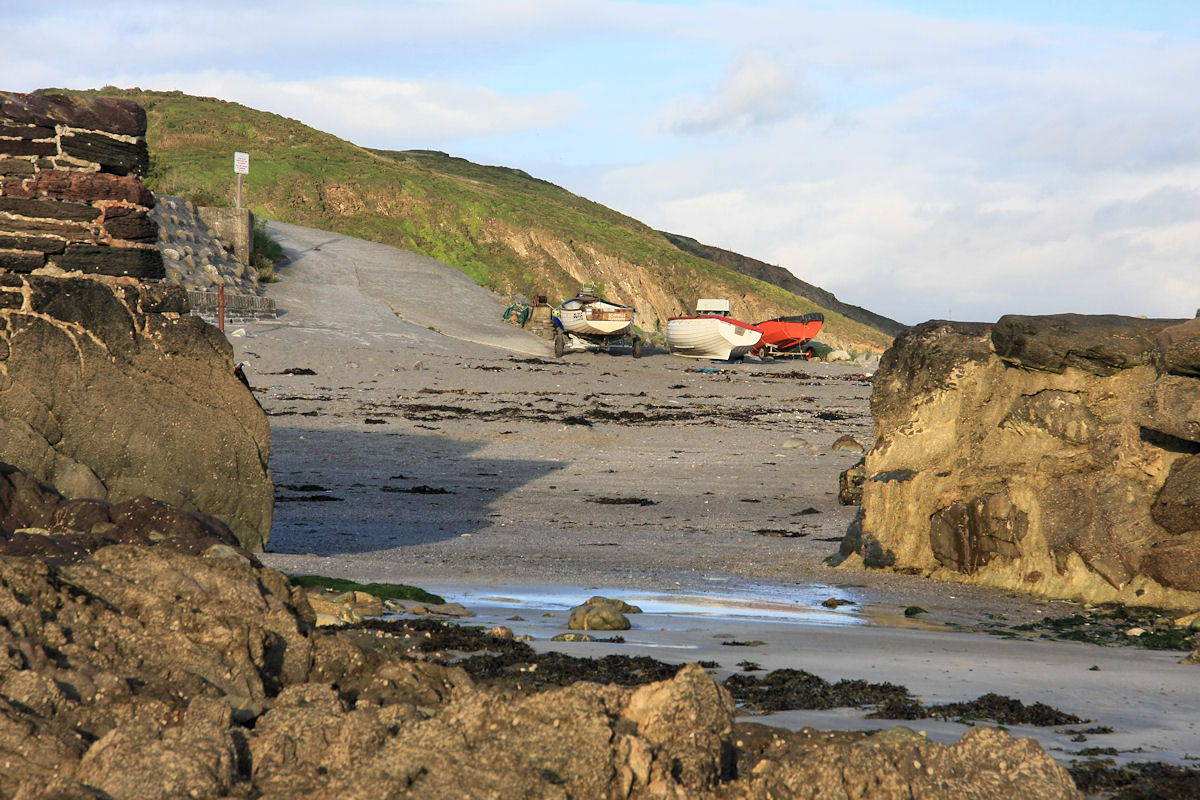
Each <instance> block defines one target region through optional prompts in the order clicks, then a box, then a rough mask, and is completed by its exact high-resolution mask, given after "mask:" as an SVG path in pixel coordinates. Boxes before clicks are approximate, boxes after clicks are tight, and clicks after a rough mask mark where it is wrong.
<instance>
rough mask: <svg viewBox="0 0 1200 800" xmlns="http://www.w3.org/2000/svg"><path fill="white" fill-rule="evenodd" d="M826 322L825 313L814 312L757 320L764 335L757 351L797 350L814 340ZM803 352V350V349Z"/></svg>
mask: <svg viewBox="0 0 1200 800" xmlns="http://www.w3.org/2000/svg"><path fill="white" fill-rule="evenodd" d="M824 324H825V315H824V314H821V313H817V312H814V313H812V314H801V315H800V316H795V317H776V318H775V319H768V320H764V321H763V322H756V323H754V326H755V327H756V328H761V329H762V332H763V335H762V341H760V342H759V344H758V347H756V348H755V350H756V351H767V350H776V351H779V352H783V353H786V352H788V351H792V350H795V349H796V348H798V347H800V346H801V345H803V344H805V343H806V342H809V341H812V340H813V339H815V338H816V337H817V334H818V333H820V332H821V326H822V325H824ZM801 352H803V351H801Z"/></svg>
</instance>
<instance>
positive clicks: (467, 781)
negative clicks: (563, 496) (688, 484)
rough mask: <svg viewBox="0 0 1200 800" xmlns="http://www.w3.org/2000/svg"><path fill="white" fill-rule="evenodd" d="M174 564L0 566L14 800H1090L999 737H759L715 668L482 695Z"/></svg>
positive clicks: (211, 561) (3, 746)
mask: <svg viewBox="0 0 1200 800" xmlns="http://www.w3.org/2000/svg"><path fill="white" fill-rule="evenodd" d="M130 533H131V534H132V535H134V536H145V534H146V531H145V530H144V529H140V530H139V529H137V528H136V527H135V528H133V529H131V530H130ZM173 541H174V540H164V541H163V542H161V543H159V544H157V545H154V546H134V545H128V544H119V545H112V546H107V547H104V548H101V549H99V550H97V551H96V552H93V553H91V554H90V555H87V556H86V557H81V558H76V559H69V560H67V561H66V562H65V563H48V562H45V561H41V560H39V559H37V558H28V557H26V558H21V557H13V556H0V646H2V647H3V648H4V650H3V652H6V653H7V654H8V655H7V656H6V658H4V659H2V660H0V763H3V764H4V769H3V770H0V796H2V797H11V798H23V799H24V798H46V797H57V798H101V797H104V798H113V799H114V800H125V799H126V798H129V799H131V800H143V799H146V800H159V799H160V798H161V800H173V798H177V797H192V798H201V799H204V798H219V797H236V798H249V797H264V798H284V797H347V798H373V797H396V798H400V797H423V798H457V797H497V798H520V797H580V798H583V797H587V798H592V797H596V798H601V797H621V798H634V799H637V798H679V799H680V800H682V798H713V799H714V800H715V798H723V800H737V798H765V797H783V796H792V795H794V794H796V793H797V792H798V791H800V790H801V789H802V788H803V789H804V791H805V792H809V791H811V790H810V788H809V787H815V786H819V787H821V792H822V793H824V792H829V793H830V796H846V797H864V798H865V797H867V796H871V797H901V796H903V797H908V796H920V797H930V798H951V797H962V796H971V797H976V798H981V799H983V800H988V799H989V798H995V800H1000V798H1008V797H1013V796H1017V795H1018V794H1021V795H1026V794H1027V795H1030V796H1034V795H1036V796H1038V797H1044V798H1046V800H1058V798H1062V799H1063V800H1068V799H1070V800H1075V798H1078V797H1079V795H1078V793H1077V792H1076V791H1075V789H1074V785H1073V784H1072V782H1071V779H1070V777H1069V775H1067V773H1066V771H1065V770H1063V769H1062V768H1061V767H1059V766H1057V765H1056V764H1055V763H1054V761H1053V760H1052V759H1051V758H1050V757H1049V756H1047V755H1046V754H1045V753H1044V752H1043V751H1042V750H1041V749H1040V748H1039V747H1038V746H1037V745H1036V744H1035V743H1033V742H1032V740H1020V741H1017V740H1013V739H1012V738H1011V737H1010V736H1009V735H1008V734H1006V733H1003V732H1001V731H998V730H994V729H991V728H980V729H975V730H973V731H972V732H970V733H968V734H967V735H966V736H965V737H964V738H963V740H962V741H961V742H960V743H958V744H956V745H952V746H949V747H947V746H945V745H941V744H936V743H933V742H930V741H928V740H926V739H924V738H923V737H921V736H918V735H916V734H913V733H911V732H907V731H904V730H898V731H893V732H889V733H883V734H876V735H874V736H864V735H862V734H833V735H820V736H819V738H814V737H813V736H812V732H807V731H806V732H801V733H798V734H793V733H790V732H788V731H783V730H776V729H772V728H766V727H765V726H761V725H754V726H751V727H752V730H751V729H749V728H742V729H739V726H737V725H736V724H735V721H734V708H733V702H732V701H731V699H730V695H729V694H728V693H727V692H726V691H725V690H724V689H723V688H722V687H721V686H719V685H718V684H717V683H716V682H715V681H714V680H713V679H712V678H711V677H710V676H708V675H707V674H706V673H705V671H704V670H703V669H702V668H701V667H699V666H697V665H689V666H685V667H683V668H681V669H680V670H679V671H678V672H677V673H676V675H675V677H674V678H672V679H670V680H665V681H660V682H657V683H647V684H645V685H642V686H637V687H622V686H616V685H601V684H597V683H589V682H578V683H574V684H573V685H570V686H567V687H565V688H549V689H540V690H534V689H529V688H527V687H526V688H522V686H521V685H520V680H519V679H516V680H513V681H503V680H501V681H498V682H496V683H495V684H494V685H484V684H482V683H476V682H475V681H474V680H472V678H471V677H469V676H468V674H467V673H466V672H465V671H464V670H463V669H461V668H460V667H458V666H454V665H448V664H445V663H438V662H437V661H435V660H432V659H433V658H435V657H436V658H441V657H444V654H443V653H436V654H433V655H432V656H423V655H422V654H421V653H420V650H419V649H418V648H416V647H414V644H413V642H411V641H407V640H408V638H409V637H407V636H404V637H400V636H395V635H390V634H388V633H387V632H386V631H382V632H379V633H372V631H370V630H364V629H360V630H352V631H346V632H332V631H327V630H322V629H318V628H316V627H315V626H314V616H315V615H314V614H313V611H312V609H311V607H310V606H309V605H308V602H307V596H306V595H305V593H304V592H303V591H301V590H299V589H298V588H296V587H294V586H292V585H291V584H290V583H289V582H288V580H287V578H286V577H285V576H284V575H283V574H281V573H279V572H276V571H274V570H271V569H264V568H263V567H261V565H259V564H258V563H257V562H255V561H254V559H253V557H252V556H249V555H248V554H246V553H245V552H244V551H239V550H237V549H236V548H232V547H229V546H227V545H225V544H223V543H221V542H219V541H214V542H213V543H212V544H211V545H209V546H208V547H206V548H202V549H201V550H200V552H199V554H188V553H182V552H178V551H177V550H175V549H174V548H173V547H172V546H171V544H172V542H173ZM197 541H199V540H197ZM785 745H786V746H785ZM739 766H740V767H741V769H740V771H739ZM860 787H861V792H867V793H868V794H864V793H861V792H860Z"/></svg>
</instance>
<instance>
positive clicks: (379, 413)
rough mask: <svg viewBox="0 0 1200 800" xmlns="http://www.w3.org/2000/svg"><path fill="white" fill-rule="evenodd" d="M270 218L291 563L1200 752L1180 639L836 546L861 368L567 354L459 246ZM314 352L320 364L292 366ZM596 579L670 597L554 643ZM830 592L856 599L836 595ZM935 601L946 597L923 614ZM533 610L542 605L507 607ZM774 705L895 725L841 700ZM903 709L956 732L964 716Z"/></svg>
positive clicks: (622, 589) (621, 594)
mask: <svg viewBox="0 0 1200 800" xmlns="http://www.w3.org/2000/svg"><path fill="white" fill-rule="evenodd" d="M269 227H270V230H271V232H272V234H273V235H274V236H275V237H276V238H277V239H279V240H280V241H281V243H282V244H283V245H284V247H285V250H286V251H287V253H288V255H289V256H290V257H291V258H292V259H293V261H292V263H291V264H289V265H287V266H284V267H282V268H281V269H280V270H279V273H280V277H281V280H280V281H279V282H278V283H275V284H272V285H271V286H270V287H269V288H268V292H267V294H268V296H270V297H273V298H274V299H275V300H276V302H277V304H278V307H279V309H280V317H279V318H278V319H277V320H275V321H273V322H270V323H251V324H248V325H246V326H245V336H243V337H239V338H237V339H234V340H233V346H234V348H235V353H236V354H235V358H236V360H238V361H246V362H248V366H247V367H246V373H247V375H248V377H249V379H250V383H251V385H253V386H256V387H259V388H260V389H261V391H260V392H259V393H258V397H259V398H260V400H261V402H262V404H263V406H264V408H266V409H267V411H268V413H270V414H271V415H272V418H271V423H272V434H273V448H272V463H271V466H272V470H273V472H274V477H275V481H276V485H277V494H278V496H279V498H280V500H279V502H278V503H277V505H276V515H275V526H274V529H273V533H272V539H271V542H270V544H269V546H268V553H267V554H266V555H265V557H264V561H266V563H268V564H269V565H271V566H274V567H277V568H279V569H283V570H285V571H287V572H292V573H321V574H326V575H332V576H336V577H344V578H351V579H355V580H360V581H364V582H397V583H410V584H415V585H418V586H421V587H423V588H426V589H429V590H431V591H434V592H437V593H439V594H442V595H443V596H445V597H446V599H447V600H451V601H455V602H460V603H463V604H465V605H466V606H467V607H468V608H470V609H471V610H472V611H473V612H474V613H475V614H476V615H477V616H476V617H475V618H473V619H472V620H471V622H472V624H478V625H485V626H499V625H504V626H508V627H511V629H512V630H513V631H514V633H515V634H516V635H517V636H521V637H524V636H533V637H534V638H535V645H536V646H537V647H539V648H545V649H548V648H550V647H553V648H555V649H562V650H564V651H568V652H571V653H574V654H577V655H603V654H605V653H608V652H627V653H633V654H648V655H651V656H654V657H656V658H659V659H662V660H671V661H696V660H711V661H716V662H718V663H720V664H721V675H722V676H723V675H726V674H728V673H729V672H731V671H734V670H736V669H738V667H737V666H736V664H737V663H738V662H740V661H743V660H746V661H753V662H756V663H758V664H759V665H760V666H761V667H763V668H764V669H767V670H770V669H776V668H782V667H791V668H796V669H804V670H808V671H810V672H813V673H816V674H817V675H820V676H821V677H824V678H826V679H827V680H830V681H835V680H838V679H840V678H864V679H867V680H871V681H875V682H879V681H890V682H893V683H900V684H904V685H906V686H908V687H909V689H910V690H911V691H912V692H913V693H914V694H915V695H916V696H918V697H919V698H920V699H921V700H922V701H924V702H926V703H936V702H949V701H963V700H971V699H974V698H976V697H978V696H979V695H981V694H984V693H986V692H990V691H994V692H998V693H1000V694H1005V695H1009V696H1012V697H1015V698H1017V699H1020V700H1022V701H1023V702H1025V703H1032V702H1038V701H1040V702H1044V703H1048V704H1050V705H1053V706H1055V707H1056V708H1059V709H1061V710H1063V711H1066V712H1068V713H1074V714H1076V715H1078V716H1081V717H1086V718H1092V719H1095V720H1096V723H1097V724H1101V725H1111V726H1112V727H1113V728H1114V729H1115V730H1116V732H1115V733H1113V734H1108V735H1104V736H1094V737H1091V738H1090V740H1089V741H1088V742H1087V744H1077V743H1072V742H1070V741H1069V739H1070V734H1062V733H1056V732H1055V731H1052V730H1036V731H1035V730H1034V729H1023V728H1022V729H1015V730H1014V734H1017V735H1036V736H1037V737H1038V738H1039V739H1040V740H1041V741H1042V742H1043V743H1044V745H1045V746H1046V747H1047V748H1048V749H1049V750H1050V752H1051V753H1052V754H1053V755H1055V756H1056V757H1058V758H1060V759H1063V760H1069V758H1070V757H1071V755H1070V754H1071V753H1073V752H1075V751H1077V750H1078V749H1079V748H1081V747H1088V746H1100V747H1116V748H1118V749H1120V750H1122V751H1127V750H1130V749H1132V748H1134V747H1139V746H1140V747H1143V748H1145V751H1144V752H1141V753H1136V754H1131V753H1128V752H1123V753H1122V755H1121V756H1119V758H1120V759H1123V760H1128V759H1133V760H1164V761H1172V762H1176V763H1183V761H1184V757H1185V756H1186V755H1188V754H1200V733H1197V731H1196V730H1195V727H1194V720H1195V719H1196V718H1197V716H1198V712H1200V696H1198V695H1197V693H1195V692H1194V691H1193V685H1194V682H1195V676H1196V673H1195V671H1194V669H1195V668H1194V667H1186V666H1181V665H1180V664H1178V663H1177V662H1178V660H1179V656H1180V655H1181V654H1179V653H1163V652H1157V653H1156V652H1148V651H1145V650H1135V649H1132V648H1099V647H1095V646H1091V645H1085V644H1079V643H1063V642H1048V641H1036V640H1025V639H1018V640H1009V639H1000V638H996V637H993V636H988V635H984V634H980V633H962V632H948V625H947V624H948V623H949V624H951V625H953V626H954V628H955V630H957V629H958V628H959V627H961V626H966V627H968V628H970V627H972V626H976V625H979V624H982V623H986V622H988V621H989V618H990V617H992V616H994V615H1001V616H1003V617H1004V618H1005V619H1006V620H1007V622H1008V624H1014V623H1016V622H1021V621H1025V620H1031V619H1038V618H1040V617H1041V616H1043V615H1044V614H1048V613H1055V614H1062V613H1066V612H1068V611H1071V610H1073V609H1071V608H1070V607H1068V606H1066V605H1063V604H1055V605H1053V606H1050V605H1046V604H1043V603H1040V602H1038V601H1037V599H1036V598H1030V597H1024V596H1017V595H1010V594H1000V593H995V592H991V591H987V590H983V589H979V588H976V587H970V586H959V585H947V584H934V583H930V582H926V581H923V580H921V579H919V578H915V577H911V576H905V575H892V574H888V573H882V572H869V571H868V572H864V571H846V570H834V569H831V568H829V567H826V566H824V565H823V564H822V559H823V558H824V557H825V556H827V555H829V554H830V553H832V552H833V551H835V550H836V548H837V542H836V541H834V540H835V539H836V538H838V537H840V536H841V535H842V534H843V533H844V532H845V530H846V528H847V526H848V525H849V523H850V522H851V520H852V519H853V515H854V509H852V508H846V507H842V506H839V505H838V504H837V500H836V494H837V477H838V473H839V472H840V471H841V470H843V469H845V468H847V467H849V466H850V465H852V464H853V463H854V462H855V461H856V460H857V458H858V454H857V453H856V452H854V451H853V450H834V449H833V447H832V445H833V443H834V442H835V441H836V440H837V439H838V438H839V437H841V436H847V435H848V436H851V437H853V438H854V439H856V440H857V441H859V442H864V443H868V444H869V443H870V442H871V440H872V432H871V423H870V417H869V412H868V409H867V400H868V397H869V393H870V388H871V387H870V384H869V381H868V380H867V378H866V377H865V376H863V375H862V373H861V367H859V366H855V365H852V364H824V363H818V362H807V363H806V362H799V361H797V362H790V361H788V362H782V361H776V362H768V363H764V364H753V365H750V364H746V365H742V364H732V365H715V366H719V367H720V369H719V370H718V371H717V372H711V371H710V372H701V371H700V367H702V366H707V365H704V364H703V363H700V364H697V363H696V362H693V361H690V360H686V359H678V358H675V357H672V356H670V355H668V354H665V353H652V352H648V353H647V355H646V356H645V357H644V358H641V359H633V358H632V357H631V356H630V355H629V354H628V350H627V349H626V350H623V351H617V350H614V353H613V354H605V353H590V352H589V353H576V354H568V355H567V356H566V358H565V359H563V360H561V361H560V360H558V359H555V358H554V357H553V355H552V352H551V346H550V343H549V342H547V341H543V340H540V339H537V338H536V337H533V336H532V335H530V334H528V333H526V332H525V331H522V330H519V329H517V328H515V327H513V326H512V325H510V324H508V323H505V322H503V321H502V320H501V315H502V314H503V311H504V309H505V307H506V305H507V304H506V303H504V302H502V301H501V300H500V299H498V298H496V297H495V296H494V295H492V294H491V293H489V292H487V291H486V290H484V289H481V288H480V287H478V286H476V285H475V284H474V283H472V282H471V281H470V280H469V279H468V278H466V276H464V275H462V274H461V273H459V272H457V271H455V270H453V269H450V268H448V267H445V266H444V265H441V264H439V263H438V262H435V261H432V260H430V259H426V258H423V257H420V256H415V255H412V254H408V253H404V252H402V251H397V250H393V249H391V248H387V247H383V246H381V245H375V244H370V243H367V242H361V241H358V240H354V239H350V238H348V237H343V236H341V235H338V234H331V233H327V232H322V231H314V230H309V229H305V228H300V227H297V226H291V225H283V224H279V223H271V224H270V226H269ZM414 364H420V365H421V366H420V369H415V368H414V366H413V365H414ZM298 368H304V369H310V370H312V371H313V372H315V374H313V375H304V374H286V373H288V372H289V371H291V370H298ZM820 414H823V416H818V415H820ZM795 440H804V441H805V442H806V443H807V446H806V447H795V446H790V445H789V444H788V443H789V442H792V441H795ZM314 498H324V500H318V499H314ZM597 593H600V594H606V595H608V596H611V597H616V598H619V599H622V600H625V601H627V602H631V603H635V604H637V605H639V606H642V607H643V608H644V609H645V611H646V612H647V613H645V614H642V615H637V616H635V617H633V618H631V622H632V623H633V628H632V630H630V631H627V632H625V634H624V637H625V639H626V644H624V645H615V644H603V643H571V642H556V643H550V642H549V639H550V637H552V636H553V635H555V634H556V633H563V632H565V631H566V623H567V612H568V610H569V608H570V607H571V606H574V605H577V604H578V603H581V602H583V601H584V600H585V599H586V598H587V597H589V596H591V595H594V594H597ZM830 596H836V597H839V598H846V599H851V600H853V601H854V604H853V605H845V606H841V607H838V608H836V609H832V610H831V609H827V608H824V607H822V606H821V603H822V601H824V600H826V599H827V598H829V597H830ZM914 604H915V605H920V606H922V607H923V608H926V609H928V610H929V614H927V615H923V616H922V617H920V618H919V619H918V620H915V621H914V620H909V619H907V618H905V617H904V615H903V613H902V612H903V609H904V608H905V607H906V606H909V605H914ZM518 613H519V615H520V616H522V617H524V618H525V620H528V621H521V622H511V621H509V620H510V618H511V617H513V616H514V615H516V614H518ZM547 613H549V614H553V615H554V616H551V617H544V616H542V615H543V614H547ZM729 639H735V640H740V641H754V640H758V641H762V642H764V643H765V644H764V645H762V646H761V647H747V648H742V647H731V646H726V645H722V644H721V642H722V641H726V640H729ZM1094 666H1096V667H1099V669H1098V670H1094V669H1092V667H1094ZM766 721H768V722H771V723H773V724H786V725H789V726H801V725H814V726H816V727H821V728H855V729H863V728H870V729H873V728H879V727H887V726H889V725H894V724H899V723H890V722H887V721H884V720H866V721H864V720H863V719H862V717H861V713H860V712H850V711H846V710H842V711H833V712H786V713H784V714H778V715H775V716H772V717H769V718H766ZM903 724H908V725H912V726H914V727H917V728H919V729H923V730H927V731H928V732H929V734H930V736H932V737H934V738H940V739H942V740H944V741H951V740H957V738H958V737H959V736H960V735H961V733H962V732H963V730H965V729H964V728H963V727H962V726H961V725H958V724H955V723H933V722H923V723H921V724H919V725H917V724H915V723H903ZM1055 748H1059V749H1055Z"/></svg>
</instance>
